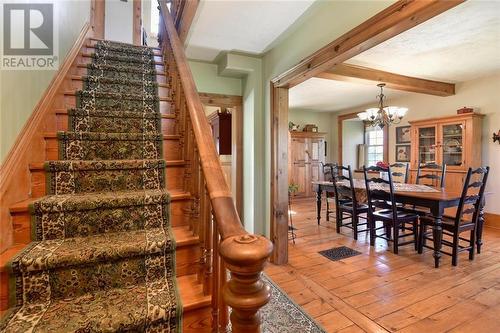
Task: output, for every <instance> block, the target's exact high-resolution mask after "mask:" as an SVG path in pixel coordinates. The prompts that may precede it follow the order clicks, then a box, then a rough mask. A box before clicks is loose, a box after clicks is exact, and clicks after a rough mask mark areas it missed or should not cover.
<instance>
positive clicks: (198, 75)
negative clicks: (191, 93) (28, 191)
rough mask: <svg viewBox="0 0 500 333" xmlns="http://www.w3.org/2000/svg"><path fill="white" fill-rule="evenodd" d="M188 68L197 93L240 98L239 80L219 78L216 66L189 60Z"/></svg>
mask: <svg viewBox="0 0 500 333" xmlns="http://www.w3.org/2000/svg"><path fill="white" fill-rule="evenodd" d="M189 67H190V68H191V72H192V73H193V77H194V81H195V83H196V88H197V89H198V91H199V92H206V93H212V94H227V95H238V96H242V89H241V78H234V77H224V76H220V75H219V73H218V68H217V67H218V66H217V65H216V64H210V63H207V62H201V61H193V60H190V61H189Z"/></svg>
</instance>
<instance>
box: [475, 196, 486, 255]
mask: <svg viewBox="0 0 500 333" xmlns="http://www.w3.org/2000/svg"><path fill="white" fill-rule="evenodd" d="M483 226H484V205H483V204H481V207H480V209H479V217H478V219H477V225H476V246H477V253H478V254H479V253H481V245H483Z"/></svg>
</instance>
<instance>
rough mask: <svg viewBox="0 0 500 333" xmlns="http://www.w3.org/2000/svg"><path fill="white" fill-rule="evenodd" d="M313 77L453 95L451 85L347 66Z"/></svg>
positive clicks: (453, 90)
mask: <svg viewBox="0 0 500 333" xmlns="http://www.w3.org/2000/svg"><path fill="white" fill-rule="evenodd" d="M315 77H319V78H322V79H329V80H336V81H347V82H354V83H362V84H370V85H375V84H377V83H385V84H386V87H387V88H391V89H396V90H402V91H409V92H415V93H420V94H428V95H435V96H451V95H455V84H453V83H447V82H440V81H433V80H426V79H420V78H416V77H411V76H405V75H400V74H394V73H389V72H384V71H380V70H377V69H372V68H367V67H361V66H355V65H349V64H340V65H337V66H335V67H334V68H332V69H330V70H327V71H326V72H323V73H319V74H318V75H316V76H315Z"/></svg>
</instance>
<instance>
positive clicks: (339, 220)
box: [335, 209, 343, 234]
mask: <svg viewBox="0 0 500 333" xmlns="http://www.w3.org/2000/svg"><path fill="white" fill-rule="evenodd" d="M342 216H343V214H342V211H341V210H340V209H336V210H335V219H336V220H337V221H336V222H337V233H338V234H340V225H341V224H342Z"/></svg>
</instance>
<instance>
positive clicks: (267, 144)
mask: <svg viewBox="0 0 500 333" xmlns="http://www.w3.org/2000/svg"><path fill="white" fill-rule="evenodd" d="M393 2H394V1H321V0H320V1H316V2H315V3H314V4H313V5H312V6H311V7H310V8H309V9H308V10H307V11H306V12H305V13H304V15H302V16H301V17H300V18H299V19H298V20H297V21H296V22H295V23H294V24H293V25H292V26H291V27H290V28H289V29H288V30H287V31H286V32H285V33H284V34H283V36H282V37H280V38H279V39H278V40H277V41H276V42H275V43H274V44H275V45H274V47H273V48H272V49H271V50H270V51H269V52H267V53H266V54H265V55H264V57H263V68H264V74H263V82H262V85H263V87H265V95H264V123H262V124H261V126H263V127H264V128H265V141H264V149H265V154H264V155H262V156H258V158H259V161H258V164H259V165H264V168H265V170H266V173H265V181H264V184H265V185H264V187H263V188H260V189H257V191H258V192H259V193H260V194H261V195H262V197H264V202H265V205H264V206H263V207H259V208H260V209H262V210H264V211H265V217H266V220H265V231H266V235H268V236H269V227H270V222H269V221H270V212H271V205H270V204H271V201H270V190H271V187H270V174H271V136H270V134H271V133H270V132H271V123H270V120H271V114H270V105H271V98H270V89H269V88H268V87H269V82H270V81H271V79H272V78H273V77H275V76H277V75H279V74H281V73H282V72H284V71H285V70H288V69H289V68H291V67H293V66H294V65H296V64H297V63H298V62H300V61H301V60H302V59H303V58H305V57H307V56H308V55H310V54H311V53H313V52H314V51H316V50H318V49H320V48H321V47H323V46H324V45H326V44H328V43H330V42H331V41H333V40H335V39H336V38H338V37H340V36H341V35H342V34H344V33H346V32H348V31H349V30H351V29H352V28H354V27H356V26H357V25H359V24H360V23H362V22H364V21H366V20H367V19H368V18H370V17H371V16H373V15H375V14H376V13H378V12H379V11H381V10H383V9H384V8H386V7H387V6H389V5H390V4H392V3H393ZM332 127H333V128H336V124H333V121H332ZM332 148H334V147H332Z"/></svg>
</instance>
